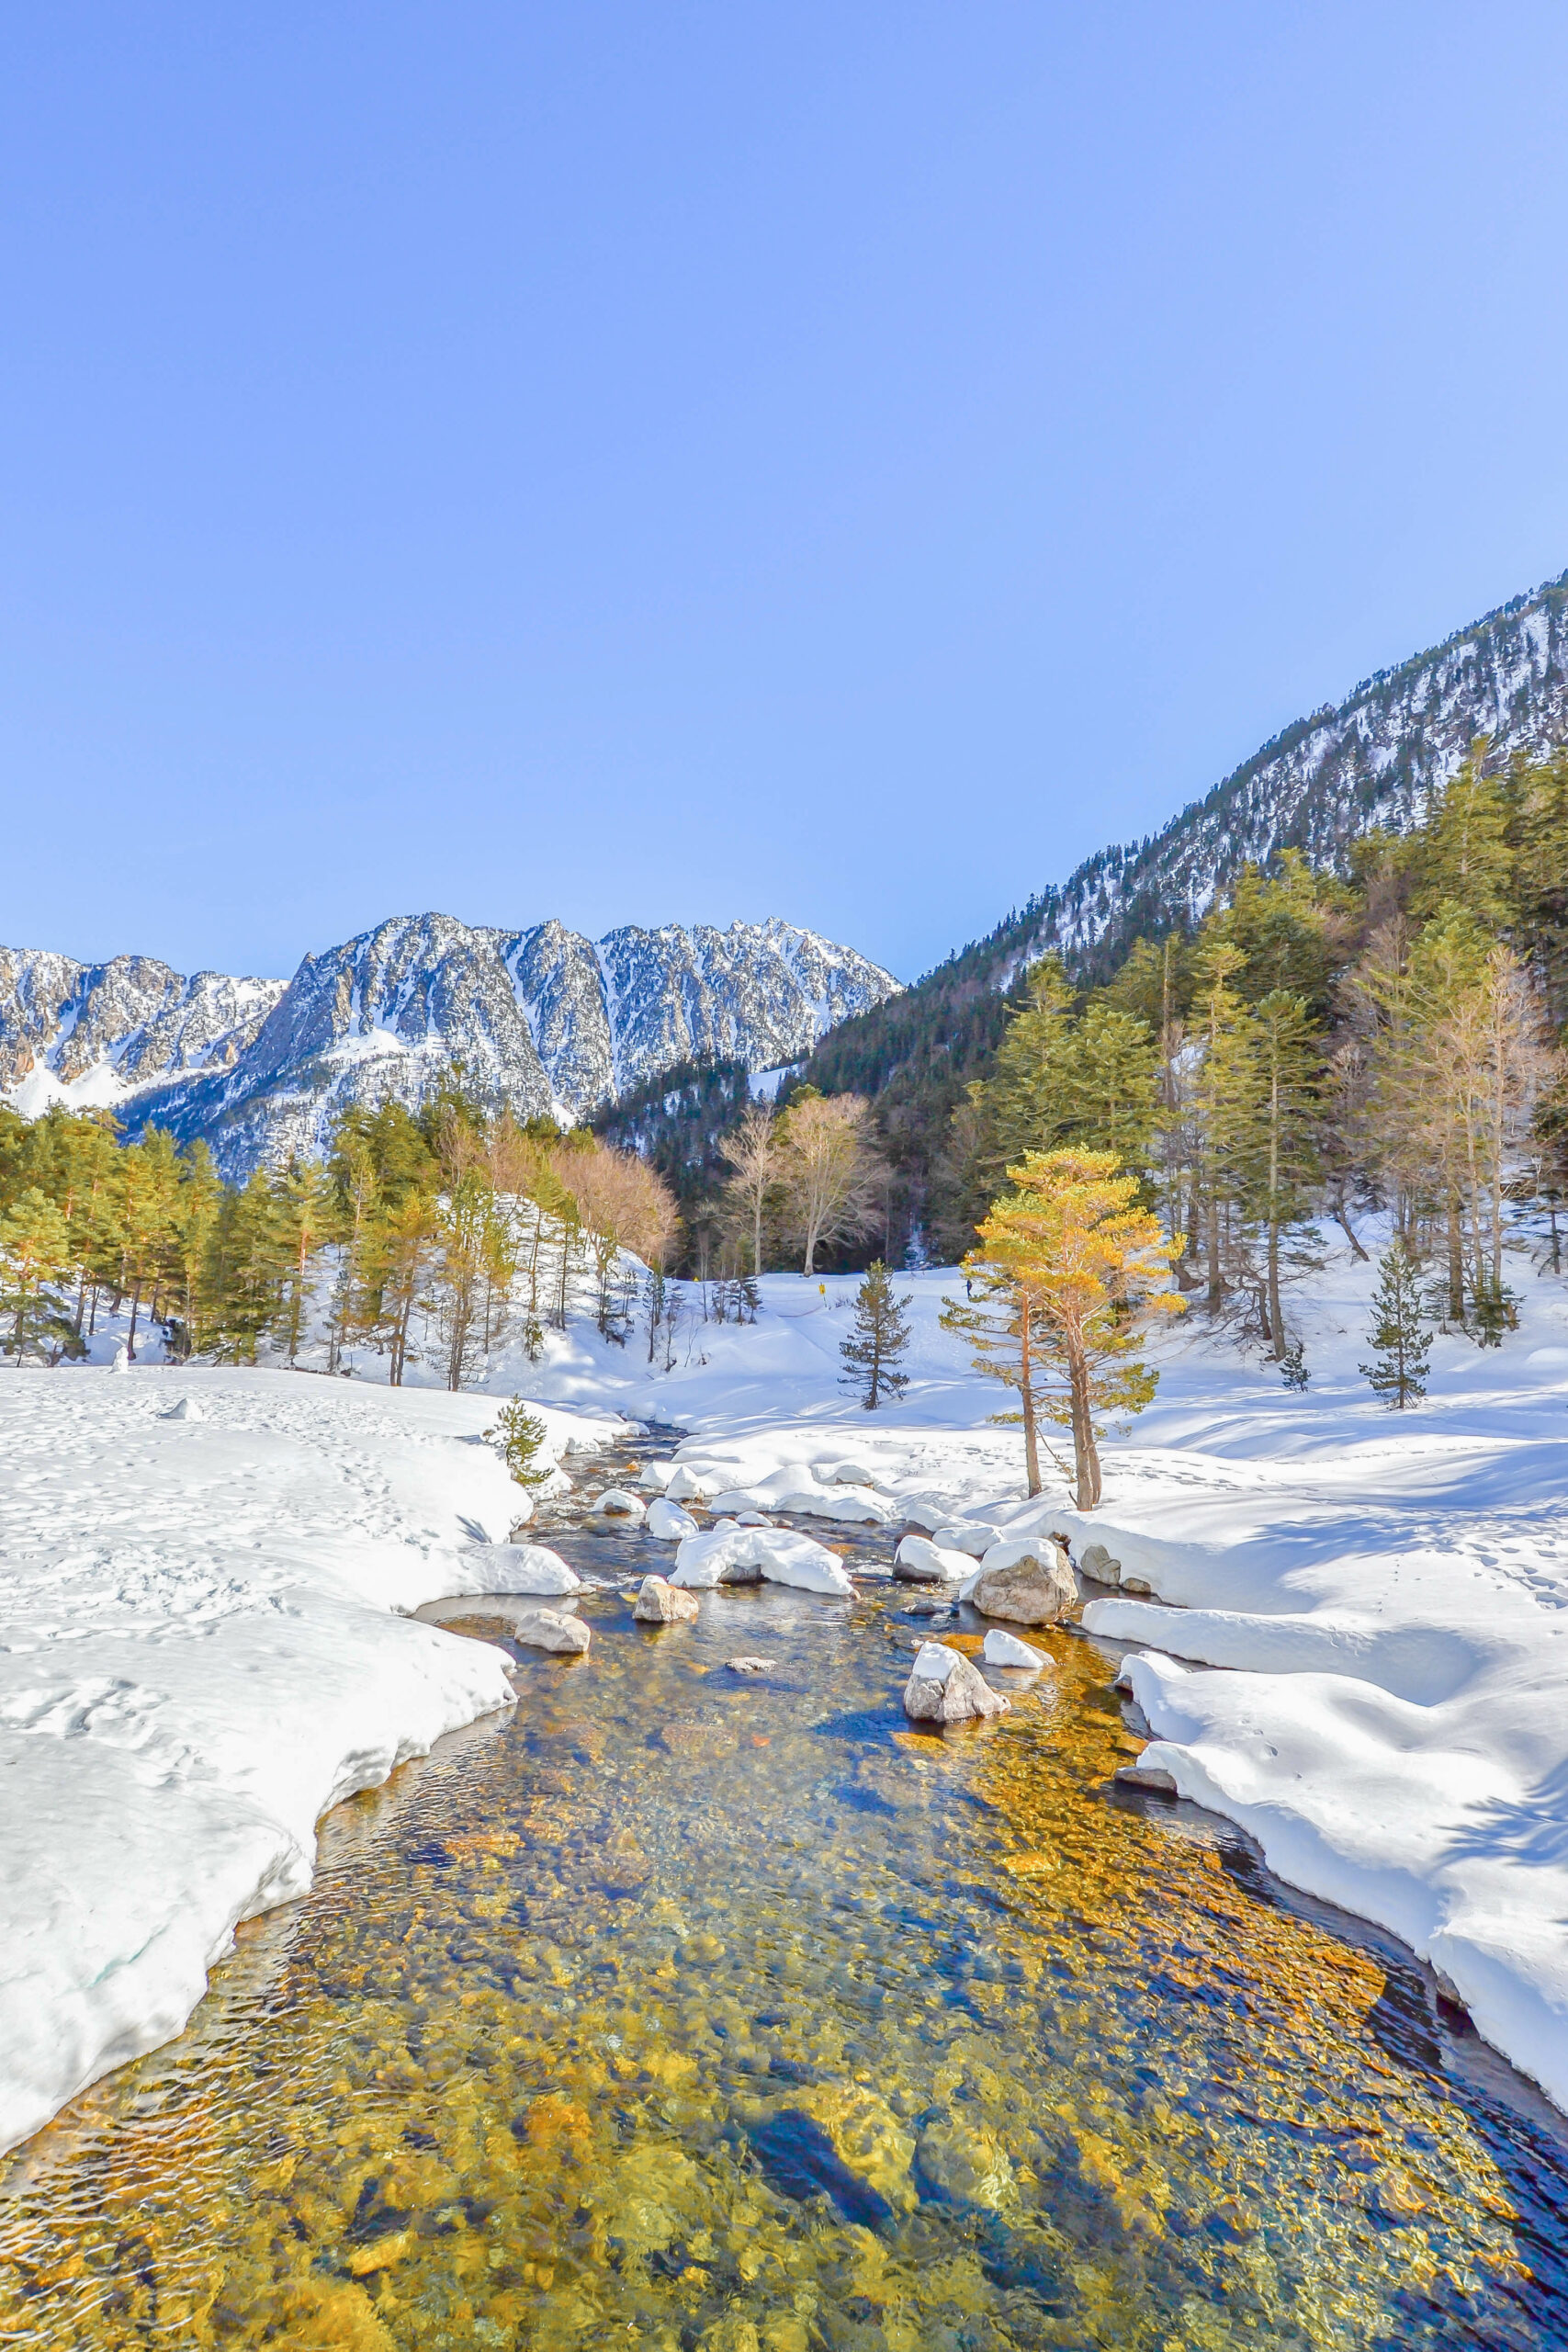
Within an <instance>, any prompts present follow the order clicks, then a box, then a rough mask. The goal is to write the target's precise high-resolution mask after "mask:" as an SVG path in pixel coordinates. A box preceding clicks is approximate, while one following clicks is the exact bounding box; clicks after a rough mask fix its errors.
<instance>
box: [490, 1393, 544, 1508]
mask: <svg viewBox="0 0 1568 2352" xmlns="http://www.w3.org/2000/svg"><path fill="white" fill-rule="evenodd" d="M545 1435H546V1431H545V1425H544V1423H543V1421H541V1420H538V1419H536V1418H535V1416H534V1415H533V1414H532V1413H531V1412H530V1411H529V1410H528V1408H527V1406H526V1405H525V1403H524V1402H523V1399H522V1397H513V1399H512V1401H511V1403H510V1404H507V1405H502V1407H501V1408H500V1409H499V1411H498V1412H497V1414H496V1417H495V1423H494V1426H493V1427H492V1428H491V1429H488V1430H486V1431H485V1436H486V1437H487V1438H488V1439H489V1440H490V1442H491V1444H492V1445H495V1446H498V1447H499V1448H500V1451H501V1454H502V1460H503V1461H504V1462H505V1464H506V1466H507V1468H508V1469H509V1470H510V1471H511V1473H512V1476H513V1479H514V1480H515V1481H516V1483H517V1485H518V1486H520V1487H542V1486H543V1485H544V1483H545V1481H546V1479H547V1477H548V1476H549V1475H550V1474H549V1472H548V1470H547V1469H546V1470H541V1469H540V1468H539V1466H538V1459H537V1457H538V1452H539V1448H540V1447H541V1446H542V1445H543V1444H544V1442H545Z"/></svg>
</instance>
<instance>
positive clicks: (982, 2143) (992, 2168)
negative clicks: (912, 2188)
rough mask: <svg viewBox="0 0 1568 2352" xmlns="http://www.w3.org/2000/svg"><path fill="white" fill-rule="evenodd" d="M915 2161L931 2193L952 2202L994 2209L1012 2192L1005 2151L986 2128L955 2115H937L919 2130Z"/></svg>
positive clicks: (996, 2209) (985, 2209)
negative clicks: (977, 2127) (983, 2128)
mask: <svg viewBox="0 0 1568 2352" xmlns="http://www.w3.org/2000/svg"><path fill="white" fill-rule="evenodd" d="M915 2161H916V2164H917V2165H918V2166H919V2174H920V2177H921V2179H922V2181H923V2182H924V2183H925V2185H926V2186H927V2188H929V2189H930V2190H931V2193H932V2194H933V2195H935V2196H937V2197H940V2198H942V2199H944V2200H945V2201H946V2202H948V2203H949V2204H953V2205H974V2206H977V2207H978V2208H979V2209H980V2210H981V2211H983V2212H987V2213H995V2212H998V2211H1000V2210H1001V2208H1002V2206H1003V2205H1005V2204H1006V2203H1008V2202H1009V2200H1010V2198H1011V2196H1012V2192H1013V2178H1012V2165H1011V2164H1010V2162H1009V2160H1008V2154H1007V2151H1006V2150H1005V2149H1004V2148H1003V2147H1001V2146H1000V2145H999V2144H998V2142H997V2141H995V2140H993V2139H992V2137H991V2135H990V2133H989V2132H988V2131H979V2130H977V2129H976V2126H975V2125H974V2124H972V2123H965V2122H964V2121H963V2120H961V2119H959V2118H958V2117H956V2116H951V2115H944V2116H939V2117H937V2118H936V2119H935V2120H933V2121H931V2122H930V2123H928V2124H927V2125H926V2127H925V2129H924V2131H922V2132H921V2133H920V2136H919V2142H918V2143H917V2146H916V2151H915Z"/></svg>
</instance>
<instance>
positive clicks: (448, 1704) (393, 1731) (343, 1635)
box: [0, 1370, 605, 2147]
mask: <svg viewBox="0 0 1568 2352" xmlns="http://www.w3.org/2000/svg"><path fill="white" fill-rule="evenodd" d="M179 1407H184V1408H186V1412H185V1413H179V1412H176V1410H175V1408H179ZM492 1411H493V1408H492V1406H491V1403H490V1402H489V1401H488V1400H487V1399H485V1398H483V1397H446V1396H435V1395H431V1394H428V1393H425V1394H416V1393H406V1394H403V1395H400V1396H394V1395H392V1394H391V1393H389V1391H387V1390H376V1389H369V1388H363V1387H359V1386H354V1385H349V1384H346V1383H341V1382H327V1381H324V1380H315V1379H309V1378H304V1377H300V1376H299V1375H295V1376H290V1375H288V1374H283V1373H276V1372H232V1371H226V1372H195V1371H192V1372H175V1371H173V1370H170V1371H159V1370H149V1371H146V1372H133V1373H131V1374H129V1375H127V1376H123V1377H116V1376H115V1375H114V1374H110V1373H107V1372H102V1371H94V1370H82V1371H69V1370H67V1371H62V1372H59V1373H24V1374H15V1373H13V1374H10V1375H9V1376H8V1377H6V1379H4V1380H0V1461H3V1463H4V1464H5V1469H4V1475H3V1476H0V1561H3V1564H4V1565H3V1582H0V1604H3V1610H0V1813H3V1816H4V1821H5V1832H4V1838H3V1840H0V1917H4V1919H5V1922H6V1936H5V1939H4V1944H3V1946H0V2147H5V2146H10V2145H12V2144H13V2143H16V2142H17V2141H18V2140H21V2139H23V2138H25V2137H26V2136H27V2135H28V2133H29V2132H31V2131H36V2130H37V2129H38V2127H39V2125H40V2124H41V2123H43V2122H45V2121H47V2120H48V2119H49V2117H50V2116H51V2115H52V2114H53V2113H54V2112H55V2111H56V2109H59V2108H60V2107H61V2106H62V2104H63V2103H64V2102H65V2101H66V2100H67V2099H69V2098H72V2097H73V2096H74V2094H75V2093H76V2092H77V2091H78V2090H80V2089H81V2088H82V2087H83V2086H85V2085H86V2084H87V2083H89V2082H92V2081H94V2080H95V2079H96V2077H97V2076H98V2075H102V2074H104V2073H105V2072H107V2069H108V2068H109V2067H111V2066H115V2065H118V2064H122V2063H123V2062H124V2061H125V2060H126V2059H128V2058H132V2057H135V2056H137V2055H138V2054H139V2053H140V2052H142V2051H145V2050H150V2049H152V2048H153V2047H155V2046H156V2045H157V2044H158V2043H159V2042H160V2041H165V2040H166V2039H167V2038H168V2037H169V2036H170V2035H171V2034H173V2033H175V2032H177V2031H178V2030H179V2028H180V2027H181V2025H182V2024H183V2023H184V2021H185V2019H186V2017H187V2016H188V2015H189V2014H190V2011H191V2009H192V2008H193V2007H195V2005H196V2003H197V2000H198V1999H199V1998H200V1996H201V1994H202V1991H203V1989H204V1986H205V1983H206V1972H207V1969H208V1967H209V1964H210V1962H212V1961H213V1960H215V1959H216V1958H217V1957H218V1955H219V1954H220V1952H222V1951H224V1950H225V1949H226V1948H227V1945H228V1943H229V1940H230V1939H231V1934H232V1931H233V1928H234V1925H235V1923H236V1921H237V1920H239V1919H242V1918H243V1917H247V1916H248V1915H249V1914H251V1913H253V1912H254V1911H257V1910H260V1909H264V1908H265V1907H267V1906H268V1905H271V1904H274V1903H277V1902H281V1901H283V1900H285V1899H287V1898H288V1897H289V1896H292V1895H297V1894H301V1893H303V1891H304V1889H305V1888H306V1887H307V1886H308V1885H309V1883H310V1871H311V1866H312V1862H313V1859H314V1852H315V1824H316V1822H317V1820H318V1818H319V1816H320V1815H321V1814H322V1813H323V1812H324V1811H325V1810H326V1809H327V1808H328V1807H329V1806H330V1805H332V1804H336V1803H337V1802H338V1801H339V1800H340V1799H342V1798H344V1797H345V1796H348V1795H350V1794H352V1792H354V1791H355V1790H356V1789H360V1788H365V1787H368V1786H371V1785H373V1784H375V1783H377V1782H378V1781H383V1780H385V1779H386V1777H387V1775H388V1774H389V1772H390V1771H391V1770H393V1769H394V1768H395V1767H396V1766H397V1765H398V1764H400V1763H401V1762H402V1761H403V1760H404V1759H405V1758H408V1757H411V1756H416V1755H421V1754H423V1752H424V1751H425V1750H426V1749H428V1748H429V1747H431V1746H432V1745H433V1743H434V1741H435V1740H437V1739H439V1738H440V1737H441V1736H442V1735H443V1734H444V1733H446V1732H448V1731H451V1730H454V1729H455V1728H457V1726H458V1725H459V1724H466V1723H470V1722H472V1721H473V1719H474V1718H475V1717H476V1716H478V1715H480V1714H483V1713H487V1712H488V1711H489V1710H491V1709H492V1708H495V1707H501V1706H505V1705H507V1704H509V1703H510V1702H511V1697H512V1691H511V1686H510V1684H509V1682H508V1680H507V1678H506V1672H505V1663H506V1662H505V1659H504V1657H503V1656H502V1653H501V1652H500V1651H495V1650H489V1649H486V1648H485V1647H483V1646H482V1645H479V1644H478V1643H475V1642H469V1641H461V1640H459V1639H457V1637H456V1636H454V1635H451V1634H444V1633H441V1632H438V1631H437V1630H435V1629H434V1628H433V1627H431V1626H428V1625H424V1624H418V1623H413V1622H412V1619H410V1618H408V1617H405V1616H400V1615H397V1614H395V1613H393V1612H394V1611H400V1610H412V1609H413V1608H415V1607H417V1606H418V1605H419V1603H421V1602H422V1601H424V1600H431V1599H434V1598H435V1597H436V1596H438V1595H441V1594H444V1593H450V1592H461V1591H482V1590H484V1589H486V1586H487V1583H488V1582H489V1581H490V1579H489V1578H487V1576H486V1573H485V1569H484V1566H483V1560H484V1555H485V1551H486V1548H487V1539H489V1540H490V1541H493V1540H496V1539H498V1538H499V1539H501V1540H502V1541H503V1540H504V1538H505V1536H506V1533H507V1532H508V1528H509V1525H510V1523H511V1521H512V1519H513V1516H514V1515H515V1506H516V1497H517V1489H516V1488H515V1487H513V1485H512V1483H511V1481H510V1479H509V1478H508V1476H507V1475H506V1472H505V1470H504V1468H503V1466H502V1464H501V1462H500V1461H499V1459H498V1458H497V1456H496V1455H495V1453H493V1451H492V1450H491V1448H490V1447H489V1446H487V1445H484V1444H483V1443H481V1442H479V1431H480V1430H483V1429H484V1427H485V1426H486V1425H487V1423H488V1422H489V1420H490V1419H491V1414H492ZM188 1413H194V1414H195V1415H196V1416H199V1418H186V1414H188ZM549 1419H550V1425H551V1427H550V1434H551V1440H552V1442H553V1443H554V1444H556V1445H560V1444H562V1443H564V1442H565V1440H566V1438H567V1437H568V1436H569V1435H576V1436H578V1437H581V1438H582V1439H583V1440H585V1441H592V1439H594V1438H595V1437H596V1436H598V1435H599V1434H600V1433H601V1432H604V1430H605V1423H604V1420H603V1419H599V1420H597V1421H595V1420H592V1419H583V1418H581V1417H578V1416H565V1415H553V1414H552V1415H551V1416H550V1417H549Z"/></svg>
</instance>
